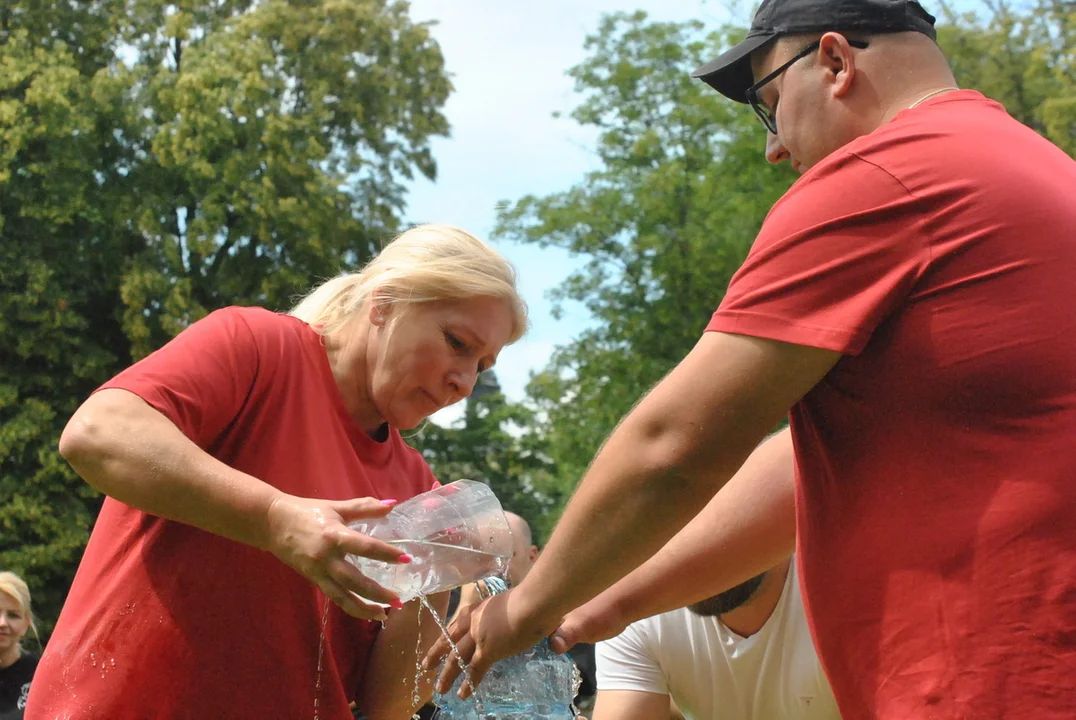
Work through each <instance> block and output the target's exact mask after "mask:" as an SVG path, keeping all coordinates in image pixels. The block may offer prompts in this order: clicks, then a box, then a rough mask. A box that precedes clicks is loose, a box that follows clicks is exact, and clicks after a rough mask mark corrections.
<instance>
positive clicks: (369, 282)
mask: <svg viewBox="0 0 1076 720" xmlns="http://www.w3.org/2000/svg"><path fill="white" fill-rule="evenodd" d="M375 293H376V297H373V295H374V294H375ZM473 297H493V298H497V299H500V300H504V301H505V302H506V303H508V305H509V307H510V308H511V309H512V319H513V323H512V325H513V327H512V335H511V337H510V338H509V340H508V342H509V343H512V342H515V341H516V340H518V339H519V338H520V337H522V336H523V333H524V332H525V331H526V329H527V306H526V303H524V302H523V298H521V297H520V296H519V291H518V289H517V288H516V271H515V268H513V267H512V265H511V263H509V262H508V261H507V260H506V259H505V258H504V257H503V256H501V254H500V253H498V252H497V251H496V250H494V249H493V248H491V247H489V246H488V245H486V244H485V243H483V242H482V241H481V240H479V239H478V238H476V237H475V236H473V235H471V234H470V233H468V232H466V231H464V230H461V229H460V228H457V227H453V226H451V225H433V224H429V225H416V226H415V227H413V228H411V229H410V230H408V231H407V232H404V233H402V234H401V235H399V236H398V237H396V239H394V240H393V241H392V242H390V243H389V244H387V245H386V246H385V247H384V249H382V251H381V252H380V253H379V254H378V255H377V256H376V257H375V258H374V259H373V260H371V261H370V262H368V263H367V264H366V266H365V267H363V268H362V269H361V270H359V271H358V272H349V273H343V274H341V275H337V276H336V277H334V278H332V279H330V280H327V281H325V282H324V283H322V284H321V285H319V286H318V287H316V288H314V289H313V290H312V291H311V292H310V294H308V295H307V296H306V297H304V298H303V299H302V300H301V301H299V304H297V305H296V306H295V307H294V308H292V310H291V312H290V313H289V314H290V315H293V316H294V317H297V318H299V319H300V320H303V321H305V322H306V323H308V324H309V325H310V326H311V327H313V328H314V329H315V330H317V331H318V332H319V333H321V334H322V335H331V334H333V333H335V332H336V331H338V330H340V329H341V328H342V327H343V326H344V325H345V324H347V322H348V321H350V320H351V319H352V318H353V317H355V315H356V314H357V313H358V312H360V311H361V310H362V309H363V308H364V307H365V304H366V302H367V300H371V301H373V302H377V303H408V304H410V303H427V302H438V301H445V300H448V301H451V300H466V299H468V298H473Z"/></svg>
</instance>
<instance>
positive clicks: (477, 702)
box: [418, 595, 486, 714]
mask: <svg viewBox="0 0 1076 720" xmlns="http://www.w3.org/2000/svg"><path fill="white" fill-rule="evenodd" d="M418 599H419V601H420V602H421V603H422V604H423V606H425V608H426V609H427V610H429V611H430V615H432V616H433V619H434V621H435V622H436V623H437V627H439V628H441V635H443V636H444V638H445V640H447V641H448V646H449V647H451V648H452V651H453V652H454V653H455V654H456V664H457V665H459V666H460V672H462V673H463V679H464V680H465V681H467V684H468V685H470V686H471V697H472V698H473V699H474V706H475V710H477V711H478V713H479V714H483V713H485V712H486V708H485V707H484V706H483V705H482V699H481V698H480V697H479V696H478V690H477V689H476V688H475V686H474V683H473V682H471V672H470V670H468V669H467V664H466V663H465V662H463V658H461V657H460V650H459V648H458V647H456V643H454V642H452V635H450V634H449V632H448V626H447V625H446V624H445V621H444V620H442V619H441V616H440V615H438V614H437V611H436V610H434V609H433V607H432V606H431V605H430V601H429V600H427V599H426V596H425V595H419V596H418Z"/></svg>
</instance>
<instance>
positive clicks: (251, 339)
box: [26, 308, 435, 720]
mask: <svg viewBox="0 0 1076 720" xmlns="http://www.w3.org/2000/svg"><path fill="white" fill-rule="evenodd" d="M104 387H106V388H123V389H125V390H129V391H131V392H133V393H135V394H136V395H138V396H139V397H141V398H142V399H144V400H145V401H146V402H148V403H149V404H150V405H152V406H153V407H154V408H155V409H157V410H158V411H159V412H161V413H163V414H164V415H165V416H166V417H168V418H169V419H170V420H171V421H172V422H173V423H175V424H176V425H177V426H178V427H179V428H180V429H181V430H182V431H183V433H184V434H185V435H187V436H188V437H189V438H191V439H192V440H194V442H196V443H197V444H198V445H199V446H200V447H201V448H203V449H205V450H206V451H208V452H209V453H211V454H212V455H214V456H215V457H217V458H219V459H220V460H222V461H224V462H225V463H227V464H228V465H230V466H232V467H234V468H236V469H238V470H242V471H244V472H246V473H249V474H251V475H253V476H255V477H257V478H260V479H262V480H264V481H265V482H267V483H269V484H271V485H273V486H275V487H277V488H279V489H281V490H283V491H284V492H287V493H291V494H294V495H298V496H302V497H316V498H326V499H334V500H345V499H350V498H354V497H366V496H369V497H376V498H397V499H399V500H405V499H407V498H409V497H412V496H414V495H417V494H419V493H421V492H424V491H426V490H429V489H430V487H431V486H432V485H433V484H434V482H435V481H434V478H433V475H432V473H431V472H430V469H429V466H428V465H427V464H426V462H425V461H424V460H423V459H422V458H421V456H420V455H419V454H418V453H417V452H416V451H414V450H412V449H411V448H409V447H408V446H407V445H406V444H405V443H404V442H403V440H402V439H401V437H400V435H399V433H398V432H396V431H395V430H393V431H392V432H391V436H390V438H389V439H388V440H387V441H385V442H382V443H379V442H375V441H374V440H373V439H371V438H370V437H369V436H368V435H367V434H366V433H365V432H363V431H362V429H361V428H359V427H358V426H357V425H356V424H355V423H354V422H353V421H352V419H351V418H350V417H349V416H348V413H347V410H346V409H345V407H344V402H343V398H342V397H341V395H340V393H339V391H338V389H337V387H336V384H335V382H334V380H333V376H332V372H331V370H330V367H329V362H328V358H327V355H326V352H325V348H324V347H323V345H322V339H321V337H320V336H318V335H317V334H316V333H314V332H313V331H312V330H311V329H310V328H309V326H307V325H306V324H305V323H303V322H301V321H299V320H297V319H295V318H292V317H288V316H285V315H278V314H275V313H271V312H269V311H266V310H261V309H256V308H228V309H225V310H220V311H218V312H215V313H213V314H211V315H210V316H209V317H207V318H205V319H204V320H202V321H200V322H198V323H195V324H194V325H193V326H191V327H190V328H189V329H188V330H186V331H185V332H183V333H182V334H181V335H180V336H179V337H177V338H176V339H175V340H173V341H172V342H170V343H169V344H168V345H166V346H165V347H164V348H162V349H161V350H159V351H157V352H156V353H154V354H152V355H150V356H149V357H148V358H146V359H144V360H142V361H141V362H139V363H137V364H135V365H133V366H132V367H130V368H128V369H127V370H125V371H124V372H122V373H120V374H119V375H118V376H116V377H115V378H113V379H112V380H111V381H109V382H108V383H107V384H106V385H105V386H104ZM325 602H326V601H325V596H324V595H323V594H322V593H321V592H320V591H319V590H318V589H317V588H316V587H315V586H314V585H312V584H311V583H310V582H309V581H307V580H306V579H305V578H304V577H302V576H301V575H299V573H297V572H295V571H294V570H292V569H291V568H289V567H287V566H286V565H284V564H283V563H281V562H280V561H279V560H277V559H276V558H275V557H274V556H273V555H272V554H270V553H268V552H265V551H262V550H256V549H254V548H252V547H249V546H247V545H243V544H240V543H236V542H233V541H231V540H226V539H224V538H222V537H219V536H216V535H212V534H210V533H208V532H204V531H202V530H198V529H196V528H194V527H191V526H189V525H184V524H181V523H177V522H173V521H170V520H164V519H161V518H159V517H156V516H153V515H149V514H147V513H144V512H142V511H140V510H135V509H134V508H131V507H129V506H127V505H124V504H122V503H120V502H117V501H116V500H113V499H111V498H109V499H106V500H105V504H104V507H103V508H102V510H101V514H100V516H99V517H98V519H97V524H96V525H95V527H94V530H93V534H92V536H91V537H90V542H89V545H88V547H87V548H86V553H85V555H84V557H83V559H82V563H81V565H80V566H79V569H78V573H77V575H76V576H75V581H74V584H73V586H72V588H71V592H70V594H69V595H68V598H67V602H66V603H65V605H64V608H63V612H62V613H61V615H60V619H59V622H58V623H57V625H56V630H55V632H54V633H53V635H52V638H51V639H50V641H49V644H48V647H47V649H46V651H45V654H44V656H43V657H42V659H41V664H40V666H39V667H38V670H37V675H36V677H35V679H34V684H33V689H32V692H31V695H30V702H29V708H28V709H27V711H26V717H27V719H28V720H53V719H54V718H61V717H62V718H73V719H79V720H80V719H83V718H100V719H101V720H125V719H127V718H129V719H130V720H145V719H146V718H154V717H166V718H191V719H192V720H206V719H208V718H251V719H252V720H254V719H255V718H256V719H257V720H265V719H266V718H313V717H315V714H316V715H317V716H318V717H320V718H321V719H322V720H329V719H334V718H335V719H341V718H350V717H351V713H350V711H349V710H348V708H347V705H348V702H349V701H350V700H352V699H354V697H355V693H356V690H357V688H358V686H359V681H360V678H361V677H362V676H363V673H364V671H365V668H366V662H367V658H368V654H369V651H370V648H371V644H372V642H373V640H374V638H375V637H376V635H377V631H378V630H379V629H380V625H379V624H378V623H372V622H366V621H360V620H356V619H354V618H351V617H350V616H348V615H346V614H345V613H344V612H343V611H341V610H340V609H339V608H337V607H336V606H335V605H333V604H332V603H329V604H330V610H329V614H328V625H327V630H326V635H325V643H324V647H323V649H322V652H323V655H322V664H321V665H322V669H321V673H320V689H318V685H319V683H318V680H319V677H318V658H319V637H320V634H321V628H322V616H323V613H324V608H325ZM315 700H317V702H318V706H317V712H316V713H315Z"/></svg>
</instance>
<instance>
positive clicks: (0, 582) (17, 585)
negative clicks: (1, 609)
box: [0, 571, 37, 652]
mask: <svg viewBox="0 0 1076 720" xmlns="http://www.w3.org/2000/svg"><path fill="white" fill-rule="evenodd" d="M0 592H2V593H4V594H5V595H9V596H11V598H12V599H13V600H14V601H15V602H17V603H18V604H19V607H21V608H22V611H23V613H24V614H25V615H26V617H27V618H29V620H30V629H31V630H33V631H34V635H35V636H36V635H37V626H36V625H34V611H33V608H31V606H30V588H29V587H27V585H26V583H25V582H24V581H23V579H22V578H21V577H19V576H18V575H16V574H15V573H13V572H8V571H5V572H0ZM18 646H19V652H22V642H21V640H20V642H19V643H18Z"/></svg>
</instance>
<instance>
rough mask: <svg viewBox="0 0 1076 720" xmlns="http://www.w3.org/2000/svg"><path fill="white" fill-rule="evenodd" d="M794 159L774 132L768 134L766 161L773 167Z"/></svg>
mask: <svg viewBox="0 0 1076 720" xmlns="http://www.w3.org/2000/svg"><path fill="white" fill-rule="evenodd" d="M791 158H792V155H791V153H789V152H788V150H786V149H785V146H784V145H782V144H781V140H780V139H779V138H778V137H777V135H775V134H774V133H772V132H767V133H766V160H767V161H768V162H769V163H770V164H771V165H777V164H779V163H782V162H784V161H785V160H790V159H791Z"/></svg>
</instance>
